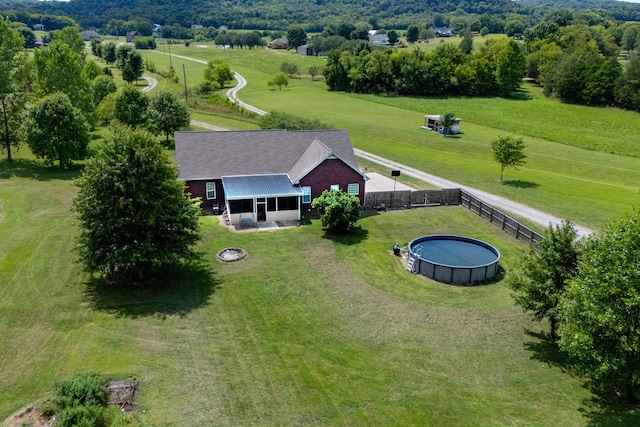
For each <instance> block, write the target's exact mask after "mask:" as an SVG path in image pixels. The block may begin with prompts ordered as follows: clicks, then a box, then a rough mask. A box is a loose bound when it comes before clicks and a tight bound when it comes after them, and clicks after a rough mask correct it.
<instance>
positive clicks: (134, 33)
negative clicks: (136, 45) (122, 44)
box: [124, 31, 142, 43]
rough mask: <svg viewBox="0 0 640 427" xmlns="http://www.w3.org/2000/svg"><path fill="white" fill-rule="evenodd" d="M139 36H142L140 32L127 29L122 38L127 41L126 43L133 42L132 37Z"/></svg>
mask: <svg viewBox="0 0 640 427" xmlns="http://www.w3.org/2000/svg"><path fill="white" fill-rule="evenodd" d="M140 36H142V34H140V33H139V32H137V31H129V32H128V33H127V34H125V36H124V39H125V40H126V41H127V43H133V39H135V38H136V37H140Z"/></svg>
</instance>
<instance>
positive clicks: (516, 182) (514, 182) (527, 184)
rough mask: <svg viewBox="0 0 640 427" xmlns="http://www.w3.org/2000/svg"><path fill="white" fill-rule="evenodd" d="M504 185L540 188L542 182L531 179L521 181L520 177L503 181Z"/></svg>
mask: <svg viewBox="0 0 640 427" xmlns="http://www.w3.org/2000/svg"><path fill="white" fill-rule="evenodd" d="M502 185H508V186H509V187H514V188H538V187H540V184H538V183H535V182H530V181H521V180H519V179H516V180H511V181H502Z"/></svg>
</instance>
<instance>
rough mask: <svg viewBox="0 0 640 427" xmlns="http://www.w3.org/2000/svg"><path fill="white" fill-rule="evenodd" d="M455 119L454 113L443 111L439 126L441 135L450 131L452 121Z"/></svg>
mask: <svg viewBox="0 0 640 427" xmlns="http://www.w3.org/2000/svg"><path fill="white" fill-rule="evenodd" d="M455 120H456V115H455V114H454V113H452V112H451V111H448V112H446V113H444V114H443V115H442V116H440V127H441V128H442V136H447V134H450V133H451V129H452V128H453V123H454V122H455Z"/></svg>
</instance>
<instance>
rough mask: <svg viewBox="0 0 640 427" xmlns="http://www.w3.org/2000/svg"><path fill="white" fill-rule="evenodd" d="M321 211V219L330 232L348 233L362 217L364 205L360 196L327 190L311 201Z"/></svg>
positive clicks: (312, 205) (313, 206) (314, 207)
mask: <svg viewBox="0 0 640 427" xmlns="http://www.w3.org/2000/svg"><path fill="white" fill-rule="evenodd" d="M311 207H312V208H313V209H316V210H317V211H318V212H319V213H320V221H321V222H322V226H323V227H325V228H326V229H327V230H328V231H329V232H330V233H333V234H345V233H348V232H349V231H350V230H351V229H352V228H353V225H354V224H355V223H356V221H357V220H358V218H360V213H361V212H362V207H361V206H360V199H358V197H356V196H354V195H352V194H347V193H345V192H344V191H340V190H325V191H323V192H322V194H321V195H320V197H316V198H315V199H313V202H311Z"/></svg>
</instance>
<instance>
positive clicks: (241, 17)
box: [0, 0, 640, 35]
mask: <svg viewBox="0 0 640 427" xmlns="http://www.w3.org/2000/svg"><path fill="white" fill-rule="evenodd" d="M4 4H6V6H5V7H3V8H2V9H1V10H0V12H1V13H2V16H9V18H10V19H11V20H13V21H21V22H25V23H27V24H28V25H29V26H32V25H33V24H35V23H40V22H41V21H42V20H43V19H46V20H48V19H49V17H50V16H54V15H65V16H69V17H72V18H73V19H75V20H76V21H77V22H79V23H80V24H81V25H82V27H84V28H96V29H99V28H104V29H106V24H107V23H108V22H109V21H112V20H115V21H121V22H131V21H140V20H144V21H145V23H144V24H143V23H142V22H139V23H138V25H137V27H136V28H130V29H129V31H131V30H133V29H135V30H137V31H139V32H140V33H141V34H143V35H149V34H148V33H147V31H150V29H151V23H158V24H161V25H165V26H166V25H168V26H171V25H173V24H179V25H180V26H181V27H183V28H187V29H190V28H191V26H192V25H193V24H198V25H201V26H203V27H205V28H206V27H214V28H219V27H220V26H226V27H227V28H231V29H254V30H284V29H285V28H287V27H288V26H289V25H291V24H300V25H303V26H304V27H305V30H307V31H310V32H319V31H321V30H322V28H324V27H326V26H328V25H331V24H335V23H339V22H366V23H368V24H369V25H371V26H373V27H374V28H394V29H401V30H404V29H406V28H408V27H409V26H410V25H412V24H415V23H417V22H428V23H429V25H433V26H436V27H438V26H444V25H438V24H439V23H444V24H445V25H449V26H451V27H453V28H454V29H456V30H459V29H460V28H457V27H459V26H460V25H463V26H464V27H468V26H469V25H474V26H477V22H479V21H482V25H481V26H480V27H479V28H477V29H475V30H474V31H480V29H481V28H482V27H487V29H488V30H489V31H491V32H495V33H498V32H502V31H503V30H504V29H505V25H506V23H507V21H509V20H511V18H513V17H520V18H521V20H522V21H523V22H524V23H525V24H526V25H527V26H531V25H534V24H536V23H537V20H538V19H539V18H540V17H541V16H543V15H544V14H545V13H547V12H548V11H549V10H554V9H557V8H558V5H557V2H552V1H545V0H528V1H526V2H524V1H521V2H514V1H509V0H485V1H482V2H476V1H470V0H447V1H436V0H428V1H424V2H422V3H420V4H416V2H415V1H413V0H399V1H393V2H390V1H383V2H377V1H373V0H364V1H356V0H346V1H343V2H329V1H327V0H313V1H312V0H306V1H301V2H296V1H292V0H285V1H280V2H277V3H264V4H262V3H256V2H251V1H249V0H236V1H221V2H217V3H216V7H215V8H211V6H210V4H209V3H208V2H206V1H205V0H195V1H188V2H187V1H185V0H179V1H172V2H164V1H159V0H140V1H136V2H128V3H122V2H116V1H115V0H104V1H103V0H84V1H73V2H39V3H28V4H25V3H23V2H21V1H19V0H9V1H6V2H5V3H4ZM563 7H568V8H571V9H575V10H582V11H588V10H591V11H594V12H597V13H598V14H600V15H602V16H605V17H607V18H608V19H613V20H624V21H640V6H639V5H637V4H633V3H625V2H617V1H609V2H604V1H597V0H580V1H575V2H564V3H563ZM132 17H135V18H132ZM42 23H43V24H44V23H45V22H42ZM52 24H54V25H55V24H56V23H55V22H54V23H52ZM45 26H47V28H48V29H55V28H54V27H53V26H51V27H49V26H48V25H47V24H45ZM122 30H123V29H121V31H122ZM119 34H120V35H123V34H124V33H122V32H120V33H119Z"/></svg>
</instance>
